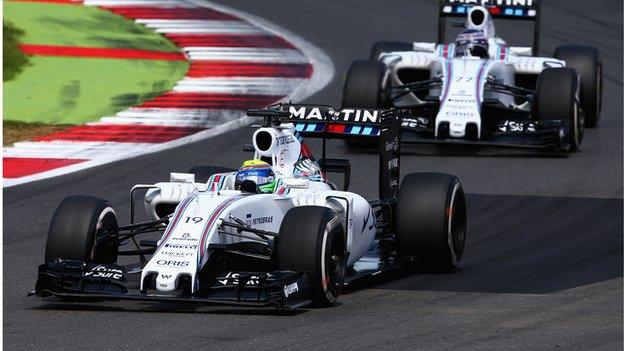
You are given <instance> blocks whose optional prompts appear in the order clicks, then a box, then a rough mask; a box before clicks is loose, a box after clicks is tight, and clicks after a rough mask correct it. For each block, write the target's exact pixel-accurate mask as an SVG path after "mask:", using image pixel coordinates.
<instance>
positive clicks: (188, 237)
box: [171, 233, 197, 241]
mask: <svg viewBox="0 0 624 351" xmlns="http://www.w3.org/2000/svg"><path fill="white" fill-rule="evenodd" d="M171 239H172V240H182V241H197V238H194V237H193V236H192V235H191V233H184V234H182V235H180V236H178V237H173V238H171Z"/></svg>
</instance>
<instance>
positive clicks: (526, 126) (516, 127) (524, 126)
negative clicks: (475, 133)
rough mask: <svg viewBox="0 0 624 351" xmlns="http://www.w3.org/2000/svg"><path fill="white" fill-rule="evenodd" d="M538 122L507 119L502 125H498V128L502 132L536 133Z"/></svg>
mask: <svg viewBox="0 0 624 351" xmlns="http://www.w3.org/2000/svg"><path fill="white" fill-rule="evenodd" d="M535 126H536V124H535V123H533V122H527V123H522V122H516V121H505V122H504V123H503V124H502V125H499V126H498V130H500V131H501V132H511V133H514V132H515V133H522V132H527V133H534V132H535V131H536V128H535Z"/></svg>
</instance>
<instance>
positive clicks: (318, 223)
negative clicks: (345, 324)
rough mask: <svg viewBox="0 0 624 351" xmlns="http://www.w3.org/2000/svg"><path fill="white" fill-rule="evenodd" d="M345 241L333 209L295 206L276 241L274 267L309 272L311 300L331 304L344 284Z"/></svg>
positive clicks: (286, 217) (287, 214) (319, 304)
mask: <svg viewBox="0 0 624 351" xmlns="http://www.w3.org/2000/svg"><path fill="white" fill-rule="evenodd" d="M345 243H346V239H345V231H344V228H343V225H342V222H341V221H340V218H339V217H338V215H337V214H336V212H334V211H332V210H331V209H329V208H327V207H320V206H301V207H294V208H292V209H290V210H289V211H288V212H287V213H286V216H285V217H284V220H283V221H282V225H281V227H280V231H279V236H278V237H277V239H276V242H275V252H276V261H275V262H276V266H277V269H278V270H293V271H307V272H310V286H311V290H312V302H313V303H314V304H315V305H317V306H328V305H332V304H333V303H334V302H335V301H336V299H337V298H338V296H339V295H340V292H341V290H342V286H343V284H344V278H345V270H346V262H347V253H346V244H345Z"/></svg>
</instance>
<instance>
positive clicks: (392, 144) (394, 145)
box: [386, 137, 399, 152]
mask: <svg viewBox="0 0 624 351" xmlns="http://www.w3.org/2000/svg"><path fill="white" fill-rule="evenodd" d="M398 149H399V138H397V137H394V140H393V141H386V151H395V152H396V151H397V150H398Z"/></svg>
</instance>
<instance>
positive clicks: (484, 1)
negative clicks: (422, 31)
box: [447, 0, 533, 7]
mask: <svg viewBox="0 0 624 351" xmlns="http://www.w3.org/2000/svg"><path fill="white" fill-rule="evenodd" d="M447 1H448V2H449V4H466V5H471V4H472V5H480V6H514V7H519V6H523V7H532V6H533V0H447Z"/></svg>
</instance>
